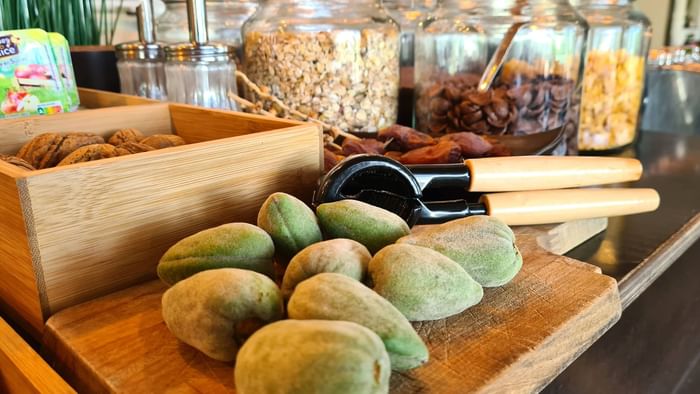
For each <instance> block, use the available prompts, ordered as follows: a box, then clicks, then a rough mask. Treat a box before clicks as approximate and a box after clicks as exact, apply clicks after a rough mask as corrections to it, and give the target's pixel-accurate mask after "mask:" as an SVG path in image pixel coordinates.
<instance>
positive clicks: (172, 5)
mask: <svg viewBox="0 0 700 394" xmlns="http://www.w3.org/2000/svg"><path fill="white" fill-rule="evenodd" d="M163 2H164V3H165V12H164V13H163V14H161V16H160V17H159V18H158V21H157V27H156V30H157V33H158V38H159V39H160V40H162V41H163V42H167V43H170V44H173V43H178V42H185V41H187V40H189V30H188V26H187V4H186V1H185V0H163ZM257 3H258V2H257V1H253V0H207V21H208V33H209V39H210V40H212V41H217V42H222V43H225V44H227V45H231V46H234V47H236V51H237V56H239V57H240V56H241V55H242V53H241V52H240V48H241V41H242V40H241V26H242V25H243V22H245V21H246V19H248V18H249V17H250V16H251V15H253V13H254V12H255V8H256V7H257Z"/></svg>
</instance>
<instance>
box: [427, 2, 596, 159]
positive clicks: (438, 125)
mask: <svg viewBox="0 0 700 394" xmlns="http://www.w3.org/2000/svg"><path fill="white" fill-rule="evenodd" d="M586 32H587V24H586V21H585V20H584V19H583V18H582V17H581V16H580V15H579V14H578V13H576V12H575V10H574V9H573V7H572V6H571V5H570V4H569V3H568V1H565V0H473V1H469V0H443V1H442V2H441V3H440V4H439V5H438V8H437V9H436V10H435V12H434V13H433V14H432V16H430V17H429V18H427V19H426V20H424V21H423V22H422V23H421V27H420V28H419V29H418V31H417V32H416V49H415V51H416V60H415V63H416V67H415V72H416V75H415V78H416V104H415V113H416V126H417V128H418V129H420V130H421V131H425V132H428V133H430V134H432V135H434V136H440V135H444V134H448V133H454V132H461V131H468V132H474V133H477V134H481V135H485V136H487V137H488V138H489V139H490V140H492V141H495V142H497V143H500V144H501V145H503V146H504V147H505V149H503V153H508V152H509V153H511V154H518V155H521V154H547V153H549V154H566V153H567V151H568V152H569V153H571V152H575V142H576V134H575V133H576V122H577V120H578V105H577V102H576V98H577V94H576V93H577V89H578V88H579V86H580V80H581V75H582V63H583V61H582V57H583V52H584V48H585V38H586Z"/></svg>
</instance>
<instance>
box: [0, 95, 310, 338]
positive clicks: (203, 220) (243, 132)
mask: <svg viewBox="0 0 700 394" xmlns="http://www.w3.org/2000/svg"><path fill="white" fill-rule="evenodd" d="M125 127H134V128H138V129H139V130H141V131H142V132H143V133H144V134H146V135H152V134H162V133H174V134H177V135H179V136H181V137H182V138H184V139H185V140H186V141H187V143H188V145H184V146H179V147H175V148H168V149H163V150H157V151H152V152H146V153H139V154H136V155H130V156H122V157H116V158H111V159H103V160H98V161H93V162H87V163H79V164H74V165H70V166H65V167H57V168H48V169H44V170H38V171H26V170H23V169H19V168H17V167H14V166H12V165H10V164H7V163H5V162H1V161H0V234H2V236H1V237H0V312H4V313H5V314H6V315H7V316H8V317H10V318H12V319H13V320H15V321H16V322H17V323H18V324H19V325H20V326H22V328H23V329H25V330H27V331H28V332H29V333H31V334H32V335H34V336H36V337H37V338H39V336H40V335H41V332H42V329H43V326H44V321H45V320H46V319H47V318H48V317H49V316H51V315H52V314H53V313H55V312H57V311H59V310H61V309H64V308H66V307H69V306H72V305H76V304H79V303H81V302H85V301H88V300H91V299H93V298H96V297H98V296H101V295H105V294H108V293H111V292H114V291H117V290H120V289H123V288H126V287H129V286H131V285H134V284H136V283H140V282H143V281H146V280H149V279H152V278H154V277H155V266H156V264H157V262H158V259H159V257H160V256H161V255H162V254H163V253H164V252H165V250H166V249H167V248H168V247H170V246H171V245H172V244H173V243H175V242H176V241H178V240H179V239H181V238H183V237H185V236H187V235H190V234H192V233H194V232H197V231H199V230H202V229H204V228H208V227H212V226H216V225H219V224H222V223H227V222H234V221H247V222H253V223H254V221H255V215H256V213H257V210H258V208H259V206H260V204H261V203H262V202H263V200H264V199H265V198H266V197H267V196H268V195H269V194H271V193H273V192H275V191H284V192H288V193H291V194H294V195H296V196H299V197H301V198H304V199H310V193H311V191H312V190H313V189H314V186H315V182H316V180H317V179H318V176H319V175H320V172H321V170H322V163H323V159H322V155H323V144H322V140H321V131H320V130H319V129H318V128H317V127H316V126H313V125H309V124H304V123H300V122H293V121H285V120H279V119H274V118H266V117H261V116H254V115H247V114H242V113H235V112H226V111H216V110H207V109H202V108H197V107H191V106H186V105H177V104H149V105H134V106H122V107H111V108H101V109H94V110H85V111H78V112H75V113H69V114H59V115H53V116H38V117H31V118H24V119H12V120H4V121H1V122H0V153H6V154H7V153H9V154H13V153H15V152H17V150H19V148H20V147H21V146H22V145H23V144H24V143H25V142H26V141H28V140H29V139H31V138H32V137H33V136H35V135H38V134H40V133H43V132H47V131H57V132H64V131H91V132H94V133H97V134H100V135H103V136H109V135H111V134H112V133H113V132H114V131H115V130H117V129H119V128H125Z"/></svg>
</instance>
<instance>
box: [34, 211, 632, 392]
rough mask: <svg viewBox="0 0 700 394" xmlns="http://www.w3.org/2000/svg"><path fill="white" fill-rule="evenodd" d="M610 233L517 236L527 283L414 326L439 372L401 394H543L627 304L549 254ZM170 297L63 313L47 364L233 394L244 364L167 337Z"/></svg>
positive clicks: (530, 231)
mask: <svg viewBox="0 0 700 394" xmlns="http://www.w3.org/2000/svg"><path fill="white" fill-rule="evenodd" d="M605 223H606V222H605V221H604V220H603V221H601V220H597V221H595V220H594V221H580V222H573V223H567V224H564V225H558V226H540V227H522V228H517V229H516V233H517V235H518V241H517V242H518V246H519V247H520V248H521V251H522V254H523V256H524V264H523V269H522V270H521V272H520V273H519V274H518V275H517V277H516V278H515V279H514V280H513V281H512V282H511V283H509V284H508V285H506V286H504V287H500V288H492V289H486V291H485V294H484V299H483V301H482V302H481V303H480V304H479V305H477V306H475V307H473V308H471V309H468V310H467V311H465V312H463V313H461V314H459V315H456V316H453V317H451V318H448V319H444V320H438V321H433V322H419V323H415V325H414V326H415V327H416V329H417V331H418V333H419V334H420V335H421V337H422V338H423V339H424V340H425V341H426V343H427V344H428V346H429V348H430V361H429V362H428V364H426V365H425V366H423V367H421V368H418V369H415V370H413V371H410V372H408V373H396V372H394V373H393V374H392V381H391V388H392V392H396V393H466V392H533V391H538V390H539V389H541V388H542V387H544V386H545V385H546V384H547V383H549V382H550V381H551V380H552V379H553V378H554V377H555V376H556V375H557V374H558V373H559V372H560V371H561V370H562V369H564V368H565V367H566V366H567V365H569V364H570V363H571V362H572V361H573V360H574V359H575V358H576V357H577V356H578V355H579V354H580V353H581V352H583V351H584V350H585V349H586V348H588V346H589V345H590V344H591V343H593V342H594V341H595V340H596V339H597V338H598V337H600V336H601V335H602V334H603V333H604V332H605V331H606V330H607V329H608V328H609V327H610V326H611V325H612V324H614V323H615V322H616V321H617V319H618V318H619V316H620V300H619V295H618V291H617V284H616V282H615V280H613V279H612V278H610V277H607V276H604V275H602V274H600V273H599V271H597V270H596V269H595V268H594V267H592V266H589V265H587V264H585V263H581V262H579V261H576V260H572V259H569V258H566V257H562V256H559V255H556V254H553V253H550V252H548V251H547V250H545V249H544V248H543V247H542V245H545V246H546V247H547V248H549V249H550V250H556V251H558V252H563V251H566V250H568V249H570V248H571V247H573V246H575V245H577V244H578V243H580V242H582V241H583V240H585V239H588V238H589V237H590V236H592V235H593V234H595V232H598V231H600V230H602V229H603V228H604V227H605ZM577 237H578V238H577ZM584 237H585V238H584ZM581 238H582V239H581ZM165 289H166V286H165V285H164V284H162V283H160V282H158V281H152V282H148V283H145V284H142V285H139V286H135V287H132V288H130V289H127V290H124V291H121V292H118V293H114V294H112V295H109V296H106V297H103V298H100V299H97V300H94V301H91V302H88V303H85V304H82V305H78V306H75V307H72V308H69V309H66V310H64V311H62V312H59V313H58V314H56V315H54V316H53V317H51V318H50V319H49V321H48V323H47V326H46V330H45V336H44V345H45V349H44V353H45V354H46V356H47V357H48V358H49V359H50V360H52V361H53V363H54V366H55V368H56V369H57V370H58V371H59V373H61V374H62V375H63V376H64V378H65V379H66V380H67V381H68V382H69V383H70V384H72V385H73V386H74V387H75V388H76V389H77V390H78V391H79V392H86V393H87V392H90V393H101V392H130V393H136V392H143V393H160V392H177V393H195V392H196V393H222V392H233V391H234V390H235V389H234V386H233V364H230V363H222V362H218V361H214V360H211V359H209V358H208V357H206V356H204V355H203V354H201V353H199V352H198V351H196V350H195V349H193V348H191V347H189V346H187V345H185V344H183V343H181V342H179V341H178V340H177V339H176V338H175V337H174V336H173V335H172V334H170V332H168V330H167V328H166V326H165V324H164V323H163V320H162V318H161V312H160V299H161V295H162V293H163V291H165ZM270 373H271V374H273V375H274V371H270Z"/></svg>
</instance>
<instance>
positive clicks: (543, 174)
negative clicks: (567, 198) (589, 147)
mask: <svg viewBox="0 0 700 394" xmlns="http://www.w3.org/2000/svg"><path fill="white" fill-rule="evenodd" d="M464 164H465V165H466V166H467V167H469V171H470V175H471V183H470V186H469V190H470V191H473V192H507V191H515V190H544V189H563V188H570V187H580V186H590V185H603V184H607V183H616V182H627V181H636V180H638V179H639V178H640V177H641V176H642V164H641V163H640V162H639V160H636V159H624V158H613V157H575V156H568V157H553V156H514V157H489V158H483V159H470V160H466V161H465V162H464Z"/></svg>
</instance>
